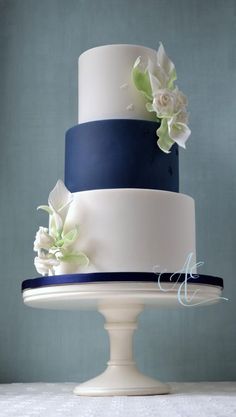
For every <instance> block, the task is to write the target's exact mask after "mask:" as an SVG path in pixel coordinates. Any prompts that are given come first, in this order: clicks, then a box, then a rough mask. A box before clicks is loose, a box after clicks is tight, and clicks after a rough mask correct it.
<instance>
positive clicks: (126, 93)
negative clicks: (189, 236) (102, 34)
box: [79, 45, 156, 123]
mask: <svg viewBox="0 0 236 417" xmlns="http://www.w3.org/2000/svg"><path fill="white" fill-rule="evenodd" d="M139 56H142V57H143V59H144V60H146V61H148V59H149V58H150V59H151V60H152V61H154V62H156V51H155V50H153V49H149V48H146V47H144V46H137V45H106V46H100V47H97V48H93V49H89V50H88V51H86V52H84V53H83V54H82V55H81V56H80V57H79V123H84V122H90V121H93V120H101V119H141V120H156V118H155V115H154V113H148V112H147V111H146V107H145V104H146V101H147V100H146V99H145V97H144V96H143V95H142V94H141V93H140V92H139V91H138V90H137V89H136V88H135V86H134V84H133V81H132V77H131V71H132V68H133V65H134V63H135V61H136V59H137V58H138V57H139Z"/></svg>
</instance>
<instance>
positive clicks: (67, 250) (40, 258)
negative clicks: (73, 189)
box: [34, 180, 89, 276]
mask: <svg viewBox="0 0 236 417" xmlns="http://www.w3.org/2000/svg"><path fill="white" fill-rule="evenodd" d="M72 199H73V195H72V194H71V193H70V192H69V190H68V189H67V188H66V187H65V185H64V183H63V182H62V181H61V180H59V181H57V184H56V186H55V187H54V188H53V190H52V191H51V192H50V194H49V198H48V206H47V205H45V206H39V207H38V209H41V210H44V211H46V212H47V213H48V214H49V229H48V228H47V227H39V230H38V231H37V233H36V236H35V241H34V251H35V252H37V256H36V257H35V259H34V265H35V268H36V270H37V271H38V273H39V274H41V275H43V276H45V275H54V274H55V267H57V266H59V265H60V263H61V262H77V263H78V264H79V265H81V266H87V265H88V263H89V260H88V257H87V256H86V255H85V254H84V253H82V252H79V253H75V252H73V251H72V250H71V245H72V243H74V242H75V240H76V239H77V238H78V226H76V227H74V228H72V229H71V230H69V231H65V222H66V217H67V214H68V211H69V207H70V204H71V202H72Z"/></svg>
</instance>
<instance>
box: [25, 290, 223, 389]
mask: <svg viewBox="0 0 236 417" xmlns="http://www.w3.org/2000/svg"><path fill="white" fill-rule="evenodd" d="M179 285H180V284H177V285H175V287H174V288H173V284H172V283H170V284H169V283H166V284H165V285H162V290H161V289H160V288H159V287H158V284H157V283H153V282H149V283H147V282H146V283H144V282H107V283H89V284H69V285H50V286H42V287H39V288H28V289H27V288H26V289H24V290H23V299H24V303H25V304H26V305H27V306H30V307H36V308H44V309H60V310H61V309H62V310H80V309H96V310H98V311H99V312H100V313H101V314H102V315H103V316H104V317H105V329H106V330H107V331H108V334H109V339H110V360H109V361H108V363H107V368H106V370H105V371H104V372H103V373H102V374H101V375H99V376H97V377H96V378H93V379H91V380H89V381H87V382H84V383H82V384H80V385H78V386H77V387H76V388H75V390H74V393H75V394H76V395H86V396H112V395H154V394H167V393H169V392H170V389H169V386H168V385H167V384H163V383H161V382H159V381H157V380H155V379H152V378H149V377H147V376H145V375H143V374H142V373H141V372H140V371H139V370H138V369H137V367H136V364H135V361H134V359H133V349H132V344H133V332H134V330H135V329H137V317H138V315H139V314H140V313H141V312H142V311H143V309H144V308H147V307H157V308H158V307H159V308H162V307H182V308H184V307H183V306H181V303H180V302H179V300H178V290H179ZM163 287H164V288H163ZM187 289H188V299H190V298H191V297H193V299H192V304H193V303H194V304H195V305H196V304H198V303H200V304H199V305H203V304H207V305H209V304H212V303H215V302H217V301H218V300H219V299H220V296H221V292H222V288H221V287H220V286H216V285H207V284H192V283H191V284H188V286H187ZM196 290H197V292H196ZM185 295H186V294H185ZM183 296H184V294H183ZM185 302H186V300H185Z"/></svg>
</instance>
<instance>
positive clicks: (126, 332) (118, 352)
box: [74, 302, 169, 396]
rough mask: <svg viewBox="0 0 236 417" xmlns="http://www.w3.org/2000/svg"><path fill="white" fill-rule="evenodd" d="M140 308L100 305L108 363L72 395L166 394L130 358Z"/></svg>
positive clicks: (130, 305)
mask: <svg viewBox="0 0 236 417" xmlns="http://www.w3.org/2000/svg"><path fill="white" fill-rule="evenodd" d="M142 310H143V305H142V304H138V303H137V304H136V303H133V304H132V303H129V304H117V302H115V303H114V304H100V305H99V308H98V311H99V312H100V313H101V314H102V315H103V316H104V317H105V320H106V322H105V326H104V327H105V329H106V330H107V332H108V334H109V339H110V360H109V361H108V363H107V365H108V366H107V369H106V370H105V371H104V372H103V373H102V374H101V375H99V376H98V377H96V378H94V379H91V380H90V381H87V382H85V383H83V384H80V385H78V386H77V387H76V388H75V390H74V393H75V394H76V395H88V396H111V395H154V394H167V393H168V392H169V387H168V385H166V384H162V383H161V382H159V381H156V380H155V379H152V378H149V377H147V376H145V375H143V374H142V373H141V372H139V370H138V369H137V367H136V364H135V361H134V359H133V333H134V330H135V329H136V328H137V317H138V315H139V314H140V313H141V312H142Z"/></svg>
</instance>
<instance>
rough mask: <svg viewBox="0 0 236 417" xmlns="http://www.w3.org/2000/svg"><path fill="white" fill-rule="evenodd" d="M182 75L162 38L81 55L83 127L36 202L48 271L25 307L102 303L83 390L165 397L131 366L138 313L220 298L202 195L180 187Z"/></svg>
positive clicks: (29, 290) (184, 135)
mask: <svg viewBox="0 0 236 417" xmlns="http://www.w3.org/2000/svg"><path fill="white" fill-rule="evenodd" d="M175 80H176V71H175V66H174V64H173V63H172V61H171V60H170V59H169V58H168V56H167V55H166V53H165V50H164V48H163V46H162V44H160V47H159V49H158V51H157V53H156V52H155V51H154V50H152V49H148V48H145V47H142V46H134V45H110V46H102V47H98V48H94V49H91V50H88V51H86V52H85V53H83V54H82V55H81V56H80V58H79V124H78V125H76V126H75V127H72V128H71V129H69V130H68V132H67V133H66V154H65V185H64V183H63V182H62V181H61V180H59V181H58V182H57V184H56V186H55V187H54V189H53V190H52V191H51V192H50V194H49V199H48V205H45V206H40V207H39V208H40V209H43V210H45V211H46V212H47V213H48V214H49V226H48V227H40V228H39V230H38V232H37V234H36V238H35V241H34V250H35V251H36V252H37V256H36V257H35V261H34V263H35V267H36V269H37V271H38V272H39V273H40V274H41V275H43V277H41V278H35V279H30V280H26V281H24V282H23V284H22V291H23V298H24V302H25V304H27V305H29V306H32V307H39V308H53V309H54V308H55V309H80V308H84V307H86V308H94V307H95V308H97V309H98V310H99V311H100V313H102V314H103V315H104V317H105V319H106V324H105V329H106V330H107V331H108V332H109V336H110V346H111V355H110V360H109V362H108V367H107V369H106V370H105V372H103V373H102V374H101V375H99V376H98V377H97V378H94V379H92V380H91V381H88V382H85V383H84V384H81V385H79V386H78V387H76V388H75V390H74V392H75V393H76V394H78V395H146V394H163V393H167V392H169V387H168V386H166V385H165V384H162V383H160V382H159V381H156V380H154V379H152V378H150V377H147V376H145V375H143V374H141V373H140V372H139V371H138V369H137V368H136V366H135V362H134V360H133V356H132V335H133V331H134V329H136V328H137V316H138V314H140V312H141V311H142V310H143V308H144V306H148V305H150V304H151V305H154V306H158V307H159V306H171V305H175V306H176V304H177V305H180V304H184V305H190V304H191V305H199V304H202V303H205V304H211V303H213V302H216V301H218V300H219V298H220V294H221V289H222V286H223V281H222V280H221V279H220V278H217V277H209V276H205V275H196V274H195V272H196V266H197V264H196V250H195V212H194V201H193V199H192V198H191V197H189V196H187V195H184V194H180V193H179V166H178V164H179V161H178V146H182V147H185V142H186V140H187V139H188V137H189V135H190V130H189V128H188V126H187V119H188V114H187V111H186V106H187V100H186V97H185V96H184V94H183V93H182V92H181V91H180V90H179V89H178V87H177V86H176V85H175ZM160 277H161V278H162V281H164V283H165V288H164V287H162V286H161V285H160V281H159V278H160ZM187 281H188V284H190V285H189V287H190V291H189V293H188V291H187V288H186V286H185V287H184V291H183V295H184V301H183V300H182V299H181V297H180V294H181V289H182V287H183V285H182V284H186V283H187ZM157 284H158V285H157ZM176 284H177V285H176ZM195 284H198V285H197V286H196V285H195ZM202 284H203V285H202ZM162 290H163V291H162ZM188 294H190V296H188ZM178 301H179V302H180V303H178Z"/></svg>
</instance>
